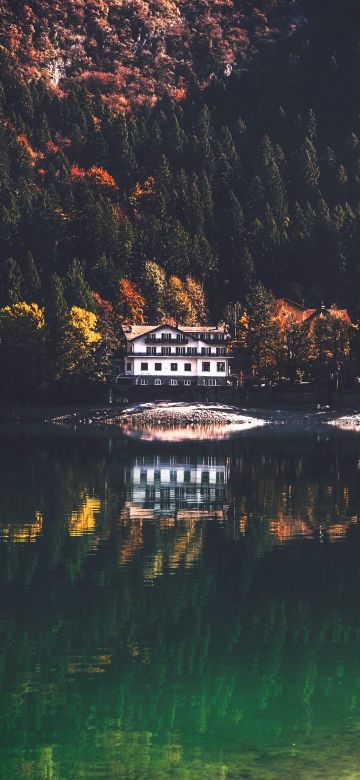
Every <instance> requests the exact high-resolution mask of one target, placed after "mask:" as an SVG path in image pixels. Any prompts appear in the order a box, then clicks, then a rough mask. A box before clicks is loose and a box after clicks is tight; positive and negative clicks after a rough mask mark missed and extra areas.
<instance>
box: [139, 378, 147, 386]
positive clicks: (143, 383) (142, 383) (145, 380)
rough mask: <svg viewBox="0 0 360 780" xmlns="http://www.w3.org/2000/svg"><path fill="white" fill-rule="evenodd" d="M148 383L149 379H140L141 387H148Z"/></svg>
mask: <svg viewBox="0 0 360 780" xmlns="http://www.w3.org/2000/svg"><path fill="white" fill-rule="evenodd" d="M147 383H148V382H147V379H143V378H142V379H138V384H139V385H147Z"/></svg>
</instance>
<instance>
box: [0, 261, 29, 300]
mask: <svg viewBox="0 0 360 780" xmlns="http://www.w3.org/2000/svg"><path fill="white" fill-rule="evenodd" d="M23 289H24V280H23V276H22V273H21V269H20V266H19V263H18V262H17V261H16V260H14V258H13V257H9V259H8V260H6V262H5V264H4V267H3V269H2V274H1V299H2V301H3V304H4V305H7V304H9V303H10V304H14V303H19V302H20V301H21V299H22V297H23Z"/></svg>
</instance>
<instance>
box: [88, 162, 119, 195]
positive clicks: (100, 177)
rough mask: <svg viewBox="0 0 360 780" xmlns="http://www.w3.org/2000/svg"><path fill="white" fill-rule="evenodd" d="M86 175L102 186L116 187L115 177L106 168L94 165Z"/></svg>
mask: <svg viewBox="0 0 360 780" xmlns="http://www.w3.org/2000/svg"><path fill="white" fill-rule="evenodd" d="M86 176H87V178H88V179H92V181H95V182H96V184H99V185H100V187H111V188H112V189H114V188H115V187H116V181H115V179H114V178H113V177H112V176H111V175H110V173H108V171H106V170H105V168H97V167H96V166H95V165H93V166H92V168H90V170H89V171H87V174H86Z"/></svg>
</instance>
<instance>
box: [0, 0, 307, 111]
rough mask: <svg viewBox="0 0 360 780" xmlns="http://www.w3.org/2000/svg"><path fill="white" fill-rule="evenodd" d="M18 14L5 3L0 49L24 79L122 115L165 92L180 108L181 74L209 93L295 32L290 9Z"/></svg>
mask: <svg viewBox="0 0 360 780" xmlns="http://www.w3.org/2000/svg"><path fill="white" fill-rule="evenodd" d="M21 5H22V4H21V3H20V4H19V3H15V2H14V0H0V44H1V45H5V46H6V47H7V48H8V49H9V50H11V51H12V52H13V54H14V55H15V57H16V58H17V59H18V62H19V64H20V66H21V69H22V72H23V74H24V76H25V78H39V77H41V76H45V77H46V78H47V81H48V82H49V83H50V84H51V86H52V88H53V90H54V91H55V92H57V93H58V94H60V95H61V88H62V87H65V88H67V87H68V86H70V85H71V83H74V82H80V83H84V84H85V85H86V86H87V87H88V88H89V89H90V90H95V89H99V90H100V92H101V93H102V95H104V96H106V97H105V99H106V101H107V102H109V103H110V104H111V106H112V107H113V109H114V110H115V111H117V112H126V111H129V110H132V109H134V108H137V107H141V106H142V105H144V104H146V105H149V106H151V105H153V104H154V102H156V100H157V99H158V97H159V95H162V94H163V93H164V91H165V90H166V91H167V92H168V93H169V94H170V95H171V96H172V98H173V99H174V100H183V99H184V98H185V97H186V92H187V87H188V76H184V72H185V73H188V74H194V75H195V77H197V78H198V79H199V82H200V83H201V85H202V86H205V85H206V84H207V83H208V82H209V79H210V78H211V75H212V74H214V75H223V74H225V75H230V72H231V69H230V71H229V72H228V69H229V67H230V66H233V67H234V69H236V68H237V67H239V68H242V67H243V63H244V60H245V59H246V57H250V56H252V53H253V52H255V51H256V48H257V45H258V43H259V42H260V43H261V42H262V41H263V40H264V39H265V38H269V39H272V38H273V37H279V36H280V35H287V34H288V33H289V32H290V31H292V30H293V29H294V25H296V24H297V21H296V17H295V5H294V3H289V0H262V2H261V3H260V2H259V3H255V4H254V3H253V2H252V1H251V0H240V2H238V3H235V2H234V0H151V2H150V1H149V0H131V2H124V1H123V0H98V1H97V2H95V0H41V2H39V0H26V3H25V4H24V5H23V6H22V13H21ZM257 6H260V8H257ZM100 41H104V44H101V43H100ZM200 53H201V56H199V54H200Z"/></svg>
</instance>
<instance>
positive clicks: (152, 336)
mask: <svg viewBox="0 0 360 780" xmlns="http://www.w3.org/2000/svg"><path fill="white" fill-rule="evenodd" d="M189 335H193V336H195V338H199V339H202V340H204V341H213V340H214V339H216V341H224V334H223V333H193V334H189ZM146 338H147V339H148V341H160V340H161V341H172V340H176V341H185V340H186V336H185V334H182V333H181V334H180V333H176V334H175V335H174V333H159V332H157V333H148V335H147V337H146Z"/></svg>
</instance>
